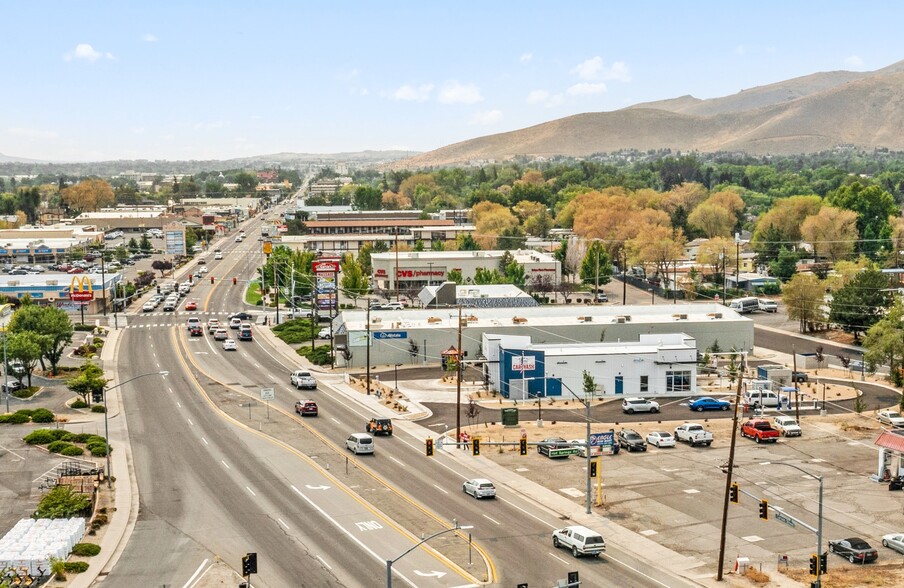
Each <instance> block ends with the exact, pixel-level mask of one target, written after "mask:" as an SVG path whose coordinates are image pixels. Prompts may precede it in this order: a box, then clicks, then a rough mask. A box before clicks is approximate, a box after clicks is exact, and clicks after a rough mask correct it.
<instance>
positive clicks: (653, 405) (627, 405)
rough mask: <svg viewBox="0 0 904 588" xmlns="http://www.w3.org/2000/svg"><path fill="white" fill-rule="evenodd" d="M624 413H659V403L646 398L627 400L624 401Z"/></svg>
mask: <svg viewBox="0 0 904 588" xmlns="http://www.w3.org/2000/svg"><path fill="white" fill-rule="evenodd" d="M621 409H622V412H625V413H627V414H634V413H635V412H651V413H654V414H655V413H657V412H659V403H658V402H656V401H655V400H647V399H646V398H625V399H624V400H622V407H621Z"/></svg>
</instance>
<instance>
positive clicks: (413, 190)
mask: <svg viewBox="0 0 904 588" xmlns="http://www.w3.org/2000/svg"><path fill="white" fill-rule="evenodd" d="M398 192H399V194H400V195H401V196H403V197H404V198H406V199H407V200H408V201H409V202H411V203H413V204H414V206H415V208H419V209H421V210H423V209H424V208H427V206H428V205H429V204H430V202H431V201H432V200H433V198H434V197H436V195H437V194H439V192H440V187H439V186H438V185H437V184H436V180H435V179H433V176H431V175H430V174H414V175H413V176H411V177H409V178H406V179H405V180H403V181H402V183H401V184H399V190H398Z"/></svg>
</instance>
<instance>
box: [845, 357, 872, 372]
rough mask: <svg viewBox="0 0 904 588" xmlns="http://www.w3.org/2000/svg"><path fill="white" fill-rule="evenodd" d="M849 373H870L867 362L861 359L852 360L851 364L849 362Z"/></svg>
mask: <svg viewBox="0 0 904 588" xmlns="http://www.w3.org/2000/svg"><path fill="white" fill-rule="evenodd" d="M848 371H851V372H868V371H869V366H867V365H866V363H865V362H863V361H861V360H859V359H852V360H851V361H850V362H848Z"/></svg>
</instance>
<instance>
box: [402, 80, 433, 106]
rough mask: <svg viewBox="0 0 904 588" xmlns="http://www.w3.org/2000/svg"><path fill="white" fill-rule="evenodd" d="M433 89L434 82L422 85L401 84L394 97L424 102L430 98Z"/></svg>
mask: <svg viewBox="0 0 904 588" xmlns="http://www.w3.org/2000/svg"><path fill="white" fill-rule="evenodd" d="M432 91H433V84H421V85H420V86H412V85H410V84H405V85H404V86H399V87H398V88H397V89H396V91H395V92H393V93H392V97H393V98H395V99H396V100H413V101H416V102H424V101H425V100H427V99H428V98H430V92H432Z"/></svg>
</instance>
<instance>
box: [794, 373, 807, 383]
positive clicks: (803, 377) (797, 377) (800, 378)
mask: <svg viewBox="0 0 904 588" xmlns="http://www.w3.org/2000/svg"><path fill="white" fill-rule="evenodd" d="M809 379H810V376H808V375H807V372H794V373H792V374H791V381H792V382H798V383H800V382H806V381H808V380H809Z"/></svg>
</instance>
